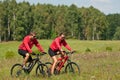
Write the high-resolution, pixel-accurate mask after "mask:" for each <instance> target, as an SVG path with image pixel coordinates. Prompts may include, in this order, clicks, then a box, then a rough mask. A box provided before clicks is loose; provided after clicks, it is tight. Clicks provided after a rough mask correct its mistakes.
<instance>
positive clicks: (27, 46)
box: [19, 35, 44, 53]
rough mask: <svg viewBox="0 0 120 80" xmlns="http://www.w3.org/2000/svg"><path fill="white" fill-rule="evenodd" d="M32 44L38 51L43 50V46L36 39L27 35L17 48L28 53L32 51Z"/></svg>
mask: <svg viewBox="0 0 120 80" xmlns="http://www.w3.org/2000/svg"><path fill="white" fill-rule="evenodd" d="M34 44H35V46H36V47H37V48H38V50H39V51H41V52H44V50H43V48H42V47H41V45H40V44H39V43H38V41H37V39H36V38H34V39H33V40H31V39H30V37H29V35H28V36H26V37H25V38H24V39H23V42H22V43H21V44H20V46H19V49H22V50H25V51H28V52H29V53H32V50H31V48H32V47H33V45H34Z"/></svg>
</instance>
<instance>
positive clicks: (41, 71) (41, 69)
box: [36, 64, 48, 77]
mask: <svg viewBox="0 0 120 80" xmlns="http://www.w3.org/2000/svg"><path fill="white" fill-rule="evenodd" d="M47 71H48V67H47V66H46V65H45V64H39V65H38V66H37V68H36V75H37V76H42V77H46V76H48V72H47Z"/></svg>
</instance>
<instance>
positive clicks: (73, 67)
mask: <svg viewBox="0 0 120 80" xmlns="http://www.w3.org/2000/svg"><path fill="white" fill-rule="evenodd" d="M65 72H66V73H74V74H76V75H80V68H79V66H78V65H77V64H76V63H75V62H70V63H68V64H67V65H66V67H65Z"/></svg>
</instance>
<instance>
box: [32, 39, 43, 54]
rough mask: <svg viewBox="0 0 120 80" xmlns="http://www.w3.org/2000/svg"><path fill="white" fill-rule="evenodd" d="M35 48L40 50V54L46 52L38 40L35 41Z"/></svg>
mask: <svg viewBox="0 0 120 80" xmlns="http://www.w3.org/2000/svg"><path fill="white" fill-rule="evenodd" d="M34 43H35V46H36V47H37V48H38V50H39V51H40V52H44V49H43V48H42V46H41V45H40V44H39V42H38V41H37V39H35V40H34Z"/></svg>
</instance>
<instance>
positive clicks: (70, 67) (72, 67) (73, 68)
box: [45, 51, 80, 75]
mask: <svg viewBox="0 0 120 80" xmlns="http://www.w3.org/2000/svg"><path fill="white" fill-rule="evenodd" d="M74 52H75V51H73V52H66V51H64V53H65V56H64V57H60V58H58V59H57V60H58V63H57V64H56V66H55V70H54V74H55V75H57V74H60V71H61V69H62V68H63V67H65V69H64V72H65V73H74V74H77V75H79V74H80V68H79V66H78V64H77V63H75V62H72V61H71V60H70V55H71V54H73V53H74ZM66 62H67V64H66V65H65V63H66ZM45 64H46V65H47V66H51V65H52V63H51V62H46V63H45ZM64 65H65V66H64ZM49 74H50V70H49Z"/></svg>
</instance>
